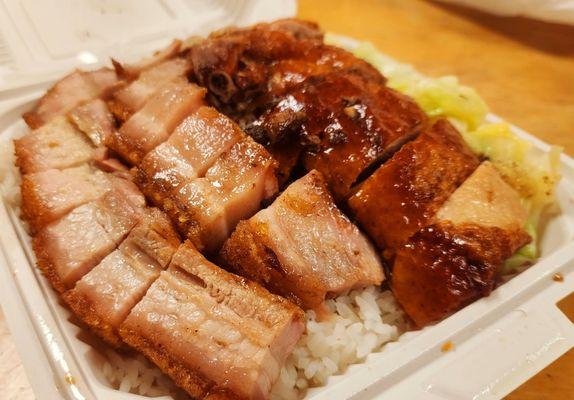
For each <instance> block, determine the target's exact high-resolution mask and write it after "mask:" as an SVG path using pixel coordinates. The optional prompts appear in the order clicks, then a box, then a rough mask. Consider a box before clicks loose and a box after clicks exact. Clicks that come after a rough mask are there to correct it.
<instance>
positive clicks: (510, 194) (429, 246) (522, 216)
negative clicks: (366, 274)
mask: <svg viewBox="0 0 574 400" xmlns="http://www.w3.org/2000/svg"><path fill="white" fill-rule="evenodd" d="M527 216H528V214H527V211H526V210H525V208H524V206H523V205H522V202H521V199H520V197H519V195H518V193H517V192H516V191H515V190H514V189H513V188H512V187H510V186H509V185H508V184H507V183H506V182H505V181H504V180H503V179H502V178H501V177H500V175H499V174H498V171H497V170H496V169H495V167H494V166H493V165H492V164H491V163H490V162H484V163H482V164H481V165H480V166H479V167H478V168H477V169H476V171H474V173H473V174H472V175H471V176H470V177H469V178H468V179H467V180H466V181H465V182H464V183H463V184H462V185H461V186H460V187H459V188H458V189H457V190H456V191H455V192H454V193H453V194H452V196H450V198H449V199H448V200H447V201H446V202H445V203H444V205H443V206H442V207H441V208H440V209H439V210H438V212H437V213H436V216H435V217H434V218H433V220H432V221H430V223H429V225H428V226H425V227H424V228H422V229H421V230H419V231H418V232H417V233H416V234H415V235H414V236H413V237H412V238H411V239H410V240H409V241H408V242H407V243H406V244H404V245H403V246H401V247H399V248H398V250H397V253H396V257H395V261H394V266H393V271H392V278H391V288H392V290H393V293H394V294H395V297H396V298H397V300H398V302H399V303H400V304H401V305H402V306H403V308H404V309H405V311H406V313H407V314H408V315H409V317H410V318H411V319H412V320H413V321H414V322H415V323H416V325H418V326H419V327H423V326H425V325H428V324H431V323H433V322H436V321H440V320H442V319H444V318H445V317H447V316H449V315H450V314H452V313H454V312H456V311H458V310H459V309H461V308H462V307H464V306H466V305H468V304H470V303H472V302H474V301H475V300H477V299H478V298H480V297H483V296H487V295H488V294H490V292H491V291H492V290H493V288H494V286H495V284H496V281H497V272H498V270H499V268H500V267H501V266H502V264H503V263H504V261H505V260H506V259H507V258H508V257H510V256H511V255H512V254H514V252H516V250H517V249H519V248H520V247H522V246H524V245H525V244H527V243H528V242H530V240H531V238H530V236H529V235H528V233H527V232H526V231H525V230H524V226H525V223H526V219H527Z"/></svg>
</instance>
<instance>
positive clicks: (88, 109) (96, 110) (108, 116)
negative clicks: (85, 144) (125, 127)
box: [68, 99, 116, 147]
mask: <svg viewBox="0 0 574 400" xmlns="http://www.w3.org/2000/svg"><path fill="white" fill-rule="evenodd" d="M68 118H69V119H70V121H71V122H72V123H73V124H74V125H75V126H76V128H78V129H79V130H81V131H82V132H84V133H85V134H86V135H87V136H88V137H89V138H90V140H91V141H92V143H93V144H94V145H95V146H97V147H98V146H103V144H104V143H105V141H106V139H107V138H108V137H109V136H110V135H111V134H112V133H113V132H114V131H115V130H116V126H115V121H114V116H113V115H112V113H111V112H110V110H108V106H107V105H106V103H105V101H103V100H102V99H95V100H92V101H90V102H87V103H85V104H82V105H80V106H78V107H76V108H74V109H73V110H72V111H71V112H70V113H69V114H68Z"/></svg>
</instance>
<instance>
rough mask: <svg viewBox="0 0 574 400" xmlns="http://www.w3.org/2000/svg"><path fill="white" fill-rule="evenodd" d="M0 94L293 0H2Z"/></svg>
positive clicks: (280, 12) (288, 8) (266, 14)
mask: <svg viewBox="0 0 574 400" xmlns="http://www.w3.org/2000/svg"><path fill="white" fill-rule="evenodd" d="M0 5H1V8H0V98H4V99H6V98H8V97H11V95H12V94H13V95H18V94H21V93H22V92H25V91H27V90H29V89H32V88H36V87H38V86H40V85H42V84H46V83H47V82H49V81H51V80H54V79H56V78H58V77H60V76H62V75H63V74H65V73H67V72H68V71H70V70H72V69H73V68H85V69H92V68H95V67H97V66H100V65H106V64H109V58H110V57H117V58H119V59H122V60H126V61H130V60H134V59H137V58H140V57H142V56H144V55H146V54H149V53H150V52H152V51H154V50H156V49H158V48H161V47H162V46H165V45H167V44H168V43H169V42H170V41H171V40H172V39H174V38H185V37H188V36H191V35H200V34H205V32H210V31H212V30H215V29H218V28H222V27H224V26H229V25H236V26H242V25H249V24H253V23H255V22H261V21H270V20H273V19H277V18H284V17H289V16H293V15H294V14H295V11H296V1H295V0H211V1H205V0H84V1H77V0H42V1H36V0H0Z"/></svg>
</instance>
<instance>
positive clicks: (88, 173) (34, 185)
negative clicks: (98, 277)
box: [20, 164, 111, 232]
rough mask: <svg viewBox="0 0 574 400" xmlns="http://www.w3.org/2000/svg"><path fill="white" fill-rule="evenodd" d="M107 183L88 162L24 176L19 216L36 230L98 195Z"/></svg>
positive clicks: (104, 176)
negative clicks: (20, 213)
mask: <svg viewBox="0 0 574 400" xmlns="http://www.w3.org/2000/svg"><path fill="white" fill-rule="evenodd" d="M110 185H111V184H110V181H109V179H108V177H107V176H106V174H105V173H103V172H101V171H98V170H95V169H93V168H92V167H90V166H89V165H87V164H84V165H81V166H79V167H75V168H68V169H63V170H59V169H49V170H46V171H42V172H37V173H34V174H28V175H24V177H23V178H22V185H21V186H20V191H21V193H22V217H23V218H24V219H25V220H27V221H28V223H29V224H30V227H31V229H32V231H33V232H36V231H37V230H38V229H40V228H42V227H43V226H45V225H46V224H48V223H50V222H52V221H55V220H57V219H58V218H60V217H62V216H64V215H65V214H66V213H68V212H69V211H70V210H72V209H74V208H76V207H78V206H81V205H82V204H85V203H87V202H90V201H92V200H96V199H97V198H99V197H101V196H102V195H103V194H104V193H105V192H106V191H107V190H109V188H110Z"/></svg>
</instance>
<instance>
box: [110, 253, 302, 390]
mask: <svg viewBox="0 0 574 400" xmlns="http://www.w3.org/2000/svg"><path fill="white" fill-rule="evenodd" d="M303 331H304V322H303V312H302V311H301V310H300V309H299V308H298V307H296V306H295V305H293V304H291V303H290V302H288V301H287V300H285V299H283V298H281V297H279V296H275V295H272V294H270V293H269V292H267V291H266V290H265V289H264V288H262V287H261V286H259V285H257V284H255V283H253V282H249V281H247V280H245V279H243V278H240V277H238V276H236V275H233V274H230V273H228V272H226V271H224V270H222V269H220V268H218V267H217V266H215V265H213V264H211V263H210V262H209V261H207V260H206V259H205V258H203V257H202V256H201V255H200V254H199V253H198V252H197V250H195V249H194V248H193V247H192V246H191V245H190V244H189V243H188V242H186V243H185V244H183V245H182V246H181V247H180V248H179V250H178V251H177V253H176V254H175V255H174V257H173V259H172V262H171V264H170V267H169V268H168V270H167V271H164V272H162V273H161V275H160V277H159V279H157V280H156V281H155V282H154V283H153V285H152V286H151V288H150V289H149V290H148V292H147V294H146V295H145V296H144V298H143V299H142V301H140V302H139V303H138V304H137V305H136V306H135V308H134V309H133V310H132V312H131V313H130V314H129V316H128V317H127V319H126V320H125V322H124V323H123V324H122V326H121V329H120V334H121V336H122V338H123V339H124V341H125V342H126V343H128V344H129V345H131V346H132V347H134V348H135V349H137V350H138V351H140V352H142V353H143V354H145V355H146V357H148V358H149V359H150V360H152V361H153V362H154V363H155V364H157V365H158V366H159V367H160V368H161V369H162V370H163V371H164V372H165V373H166V374H168V375H169V376H170V377H171V378H172V379H173V380H174V381H175V382H176V384H177V385H179V386H181V387H182V388H184V389H185V390H186V391H187V392H188V393H189V394H190V396H191V397H192V398H204V397H205V396H206V395H208V394H209V393H216V392H219V391H228V392H230V393H233V394H234V395H235V396H236V397H237V398H240V399H266V398H268V397H269V393H270V390H271V387H272V385H273V383H274V382H275V381H276V380H277V378H278V376H279V372H280V370H281V366H282V365H283V363H284V361H285V359H286V358H287V356H288V355H289V353H290V352H291V351H292V349H293V348H294V346H295V344H296V343H297V341H298V339H299V337H300V336H301V334H302V333H303ZM227 398H229V397H227Z"/></svg>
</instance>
